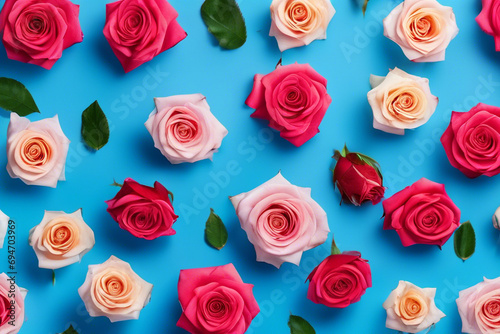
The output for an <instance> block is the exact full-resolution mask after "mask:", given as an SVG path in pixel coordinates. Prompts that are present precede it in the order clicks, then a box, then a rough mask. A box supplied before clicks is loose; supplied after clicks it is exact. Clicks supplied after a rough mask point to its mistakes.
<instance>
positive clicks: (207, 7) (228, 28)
mask: <svg viewBox="0 0 500 334" xmlns="http://www.w3.org/2000/svg"><path fill="white" fill-rule="evenodd" d="M201 18H202V19H203V22H205V24H206V25H207V28H208V31H209V32H210V33H211V34H212V35H214V36H215V38H217V40H218V41H219V45H220V46H221V47H223V48H225V49H229V50H232V49H237V48H239V47H240V46H242V45H243V44H245V42H246V40H247V29H246V26H245V20H244V19H243V15H242V14H241V11H240V7H239V6H238V4H237V3H236V1H235V0H205V2H204V3H203V5H202V6H201Z"/></svg>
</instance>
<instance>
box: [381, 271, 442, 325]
mask: <svg viewBox="0 0 500 334" xmlns="http://www.w3.org/2000/svg"><path fill="white" fill-rule="evenodd" d="M435 295H436V289H435V288H423V289H422V288H419V287H418V286H416V285H414V284H412V283H410V282H406V281H399V284H398V287H397V288H396V289H394V290H393V291H392V292H391V294H390V295H389V297H388V298H387V300H386V301H385V302H384V304H383V307H384V308H385V309H386V311H387V320H386V327H387V328H390V329H394V330H397V331H401V332H405V333H418V332H420V331H422V330H424V329H426V328H429V327H430V326H432V325H433V324H435V323H437V322H438V321H439V320H441V318H443V317H444V316H445V314H444V313H443V312H442V311H441V310H440V309H438V308H437V307H436V304H435V303H434V296H435Z"/></svg>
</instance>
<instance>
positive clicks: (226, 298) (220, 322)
mask: <svg viewBox="0 0 500 334" xmlns="http://www.w3.org/2000/svg"><path fill="white" fill-rule="evenodd" d="M252 290H253V285H252V284H247V283H243V281H242V280H241V277H240V275H239V274H238V272H237V271H236V269H235V268H234V266H233V265H232V264H227V265H225V266H218V267H211V268H200V269H188V270H181V273H180V276H179V285H178V292H179V301H180V303H181V307H182V315H181V317H180V319H179V321H178V322H177V326H179V327H181V328H184V329H185V330H186V331H188V332H190V333H192V334H210V333H212V334H226V333H231V334H243V333H245V332H246V330H247V329H248V327H249V326H250V323H251V322H252V320H253V318H255V316H257V314H258V313H259V312H260V309H259V305H258V304H257V301H256V300H255V298H254V296H253V292H252Z"/></svg>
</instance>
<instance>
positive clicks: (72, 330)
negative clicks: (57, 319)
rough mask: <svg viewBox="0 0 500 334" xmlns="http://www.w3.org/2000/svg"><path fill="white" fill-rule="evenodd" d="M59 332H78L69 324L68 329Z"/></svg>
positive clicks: (75, 333)
mask: <svg viewBox="0 0 500 334" xmlns="http://www.w3.org/2000/svg"><path fill="white" fill-rule="evenodd" d="M60 334H78V332H77V331H76V329H74V328H73V325H69V327H68V329H67V330H65V331H64V332H62V333H60Z"/></svg>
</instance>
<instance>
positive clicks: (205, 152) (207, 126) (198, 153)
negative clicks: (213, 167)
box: [145, 94, 227, 164]
mask: <svg viewBox="0 0 500 334" xmlns="http://www.w3.org/2000/svg"><path fill="white" fill-rule="evenodd" d="M155 105H156V108H155V110H153V112H152V113H151V115H149V118H148V120H147V122H146V124H145V125H146V128H147V129H148V131H149V133H150V134H151V136H152V137H153V140H154V143H155V147H156V148H157V149H159V150H160V151H161V153H162V154H163V155H164V156H165V157H166V158H167V159H168V161H170V163H172V164H179V163H182V162H196V161H199V160H203V159H210V160H212V156H213V154H214V153H215V152H217V149H218V148H219V147H220V146H221V143H222V139H223V138H224V137H225V136H226V135H227V130H226V128H225V127H224V126H223V125H222V124H221V123H220V122H219V121H218V120H217V118H215V116H214V115H213V114H212V113H211V112H210V106H209V105H208V103H207V99H206V97H205V96H203V95H201V94H191V95H176V96H170V97H161V98H155Z"/></svg>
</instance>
